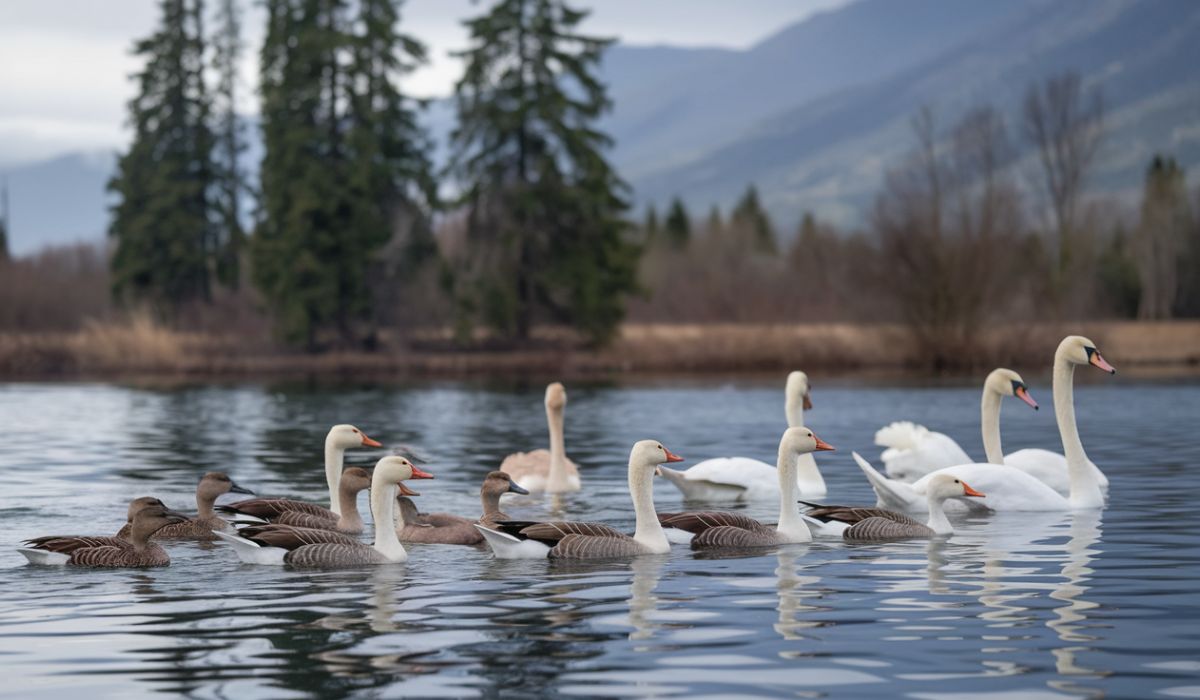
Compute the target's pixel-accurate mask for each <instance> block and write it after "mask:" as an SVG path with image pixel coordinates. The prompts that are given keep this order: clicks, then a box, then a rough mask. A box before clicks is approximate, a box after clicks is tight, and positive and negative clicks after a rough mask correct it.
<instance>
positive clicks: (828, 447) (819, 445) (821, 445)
mask: <svg viewBox="0 0 1200 700" xmlns="http://www.w3.org/2000/svg"><path fill="white" fill-rule="evenodd" d="M813 440H816V441H817V449H818V450H822V451H828V452H833V451H834V450H836V449H837V448H836V447H834V446H833V445H830V444H829V443H828V442H825V441H824V440H822V439H821V438H819V437H817V436H816V434H814V435H813Z"/></svg>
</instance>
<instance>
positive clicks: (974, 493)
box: [962, 481, 985, 498]
mask: <svg viewBox="0 0 1200 700" xmlns="http://www.w3.org/2000/svg"><path fill="white" fill-rule="evenodd" d="M962 487H963V495H964V496H974V497H975V498H985V496H984V495H983V494H982V493H979V492H978V491H976V490H975V489H973V488H971V487H970V486H967V482H965V481H964V482H962Z"/></svg>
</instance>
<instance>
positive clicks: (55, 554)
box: [17, 502, 188, 568]
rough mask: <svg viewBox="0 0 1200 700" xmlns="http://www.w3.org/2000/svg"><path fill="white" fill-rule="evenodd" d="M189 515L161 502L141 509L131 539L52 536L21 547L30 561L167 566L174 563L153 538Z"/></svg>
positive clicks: (49, 563)
mask: <svg viewBox="0 0 1200 700" xmlns="http://www.w3.org/2000/svg"><path fill="white" fill-rule="evenodd" d="M187 520H188V516H186V515H184V514H183V513H176V512H175V511H173V510H170V509H168V508H167V507H166V506H164V505H162V504H161V502H160V503H159V504H158V505H150V506H146V507H143V508H141V509H140V510H138V511H137V513H136V514H135V515H134V516H133V526H132V527H131V528H130V533H129V539H128V540H123V539H120V538H117V537H88V536H83V537H76V536H61V535H52V536H48V537H36V538H34V539H31V540H26V541H25V543H24V544H25V545H26V547H25V548H21V549H18V550H17V551H18V552H20V553H21V554H23V555H24V556H25V558H26V559H28V560H29V563H31V564H44V565H57V566H62V565H71V566H94V567H105V568H117V567H146V566H166V565H168V564H170V563H171V557H169V556H168V555H167V552H166V550H164V549H163V548H162V547H161V546H159V545H158V544H156V543H154V542H151V541H150V537H151V536H152V535H154V533H156V532H158V531H159V530H161V529H162V528H164V527H167V526H168V525H174V524H176V523H183V522H187Z"/></svg>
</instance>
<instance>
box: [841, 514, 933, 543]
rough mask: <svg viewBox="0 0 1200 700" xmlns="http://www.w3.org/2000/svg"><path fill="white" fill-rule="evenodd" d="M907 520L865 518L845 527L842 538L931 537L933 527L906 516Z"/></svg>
mask: <svg viewBox="0 0 1200 700" xmlns="http://www.w3.org/2000/svg"><path fill="white" fill-rule="evenodd" d="M908 520H910V521H911V522H902V521H899V520H895V519H893V518H885V517H874V518H866V519H864V520H860V521H859V522H857V523H855V524H854V525H851V526H850V527H848V528H846V531H845V532H843V533H842V538H843V539H847V540H851V541H856V542H883V541H888V540H907V539H912V538H918V537H933V535H934V532H933V529H931V528H930V527H929V526H928V525H925V524H923V523H920V522H917V521H916V520H913V519H912V518H908Z"/></svg>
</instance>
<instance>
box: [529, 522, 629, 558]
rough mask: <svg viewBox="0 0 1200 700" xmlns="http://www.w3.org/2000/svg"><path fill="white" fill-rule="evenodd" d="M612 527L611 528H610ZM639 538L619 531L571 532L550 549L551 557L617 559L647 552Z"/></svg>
mask: <svg viewBox="0 0 1200 700" xmlns="http://www.w3.org/2000/svg"><path fill="white" fill-rule="evenodd" d="M609 529H611V528H609ZM645 553H646V550H645V548H644V547H642V545H640V544H638V542H637V540H635V539H633V538H632V537H629V536H628V535H623V534H621V533H617V535H616V536H613V535H582V534H578V533H570V534H567V535H565V536H563V538H562V539H561V540H559V541H558V544H556V545H555V546H554V548H553V549H551V550H550V558H551V559H617V558H627V557H635V556H637V555H639V554H645Z"/></svg>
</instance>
